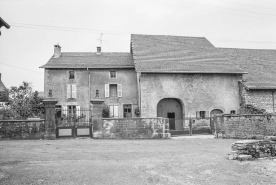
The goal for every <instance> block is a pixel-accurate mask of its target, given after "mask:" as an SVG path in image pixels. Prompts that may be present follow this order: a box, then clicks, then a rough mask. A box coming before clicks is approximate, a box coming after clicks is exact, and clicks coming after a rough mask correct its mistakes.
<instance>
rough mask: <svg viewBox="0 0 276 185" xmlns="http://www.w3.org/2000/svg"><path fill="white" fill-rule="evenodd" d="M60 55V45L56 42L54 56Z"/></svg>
mask: <svg viewBox="0 0 276 185" xmlns="http://www.w3.org/2000/svg"><path fill="white" fill-rule="evenodd" d="M60 55H61V47H60V46H59V45H58V44H57V45H55V47H54V58H58V57H60Z"/></svg>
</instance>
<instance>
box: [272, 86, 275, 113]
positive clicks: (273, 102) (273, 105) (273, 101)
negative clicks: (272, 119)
mask: <svg viewBox="0 0 276 185" xmlns="http://www.w3.org/2000/svg"><path fill="white" fill-rule="evenodd" d="M274 93H275V91H272V107H273V114H275V100H274Z"/></svg>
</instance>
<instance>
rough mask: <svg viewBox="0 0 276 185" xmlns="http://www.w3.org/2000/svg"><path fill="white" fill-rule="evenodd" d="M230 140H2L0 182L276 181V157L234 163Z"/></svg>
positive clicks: (237, 182)
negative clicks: (274, 159) (230, 153)
mask: <svg viewBox="0 0 276 185" xmlns="http://www.w3.org/2000/svg"><path fill="white" fill-rule="evenodd" d="M233 142H235V140H228V139H186V138H185V139H170V140H93V139H66V140H26V141H24V140H18V141H11V140H9V141H0V184H1V185H6V184H8V185H10V184H20V185H21V184H64V185H65V184H66V185H67V184H83V185H84V184H85V185H88V184H96V185H101V184H119V185H132V184H143V185H144V184H150V185H151V184H166V185H169V184H177V185H178V184H218V185H223V184H229V185H230V184H233V185H238V184H258V185H259V184H266V185H268V184H276V175H275V174H276V161H272V160H256V161H246V162H239V161H231V160H228V158H227V153H229V152H230V146H231V144H232V143H233Z"/></svg>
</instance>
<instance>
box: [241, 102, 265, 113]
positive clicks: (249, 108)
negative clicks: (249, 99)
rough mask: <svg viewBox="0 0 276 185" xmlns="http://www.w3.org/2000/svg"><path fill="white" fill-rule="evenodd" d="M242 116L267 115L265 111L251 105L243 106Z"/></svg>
mask: <svg viewBox="0 0 276 185" xmlns="http://www.w3.org/2000/svg"><path fill="white" fill-rule="evenodd" d="M241 111H242V114H267V112H266V110H265V109H260V108H258V107H255V106H254V105H251V104H242V105H241Z"/></svg>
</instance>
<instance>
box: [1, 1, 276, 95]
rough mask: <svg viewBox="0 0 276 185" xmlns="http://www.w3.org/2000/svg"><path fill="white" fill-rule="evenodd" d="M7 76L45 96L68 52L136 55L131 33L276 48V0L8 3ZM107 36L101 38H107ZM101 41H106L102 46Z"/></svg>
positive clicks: (4, 13) (5, 34)
mask: <svg viewBox="0 0 276 185" xmlns="http://www.w3.org/2000/svg"><path fill="white" fill-rule="evenodd" d="M0 17H1V18H2V19H4V20H5V21H6V22H7V23H8V24H9V25H10V26H11V27H10V29H6V28H5V27H2V28H1V33H2V34H1V36H0V73H1V74H2V75H1V76H2V81H3V83H4V84H5V86H6V87H7V88H9V87H11V86H19V85H20V84H22V82H23V81H27V82H30V83H31V84H32V87H33V89H34V90H37V91H44V69H41V68H39V67H40V66H42V65H44V64H46V63H47V61H48V60H49V59H50V58H51V56H52V55H53V53H54V45H55V44H59V45H60V46H61V51H62V52H96V47H97V46H99V45H101V46H102V52H129V51H130V34H151V35H178V36H194V37H206V38H207V39H208V40H209V41H210V42H211V43H212V44H213V45H214V46H216V47H225V48H251V49H276V34H275V33H276V2H275V1H273V0H170V1H168V0H0ZM100 38H101V39H100ZM100 40H102V41H101V42H100Z"/></svg>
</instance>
